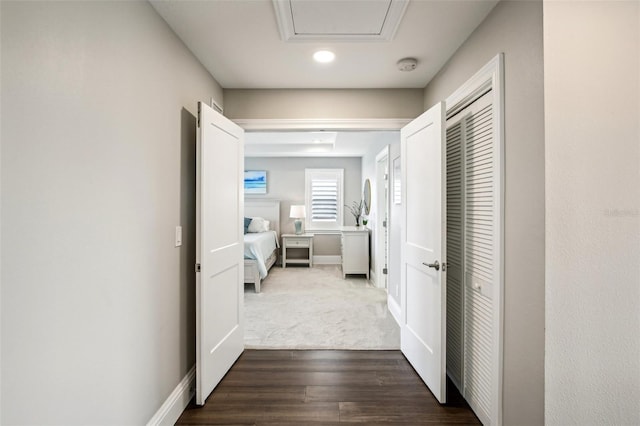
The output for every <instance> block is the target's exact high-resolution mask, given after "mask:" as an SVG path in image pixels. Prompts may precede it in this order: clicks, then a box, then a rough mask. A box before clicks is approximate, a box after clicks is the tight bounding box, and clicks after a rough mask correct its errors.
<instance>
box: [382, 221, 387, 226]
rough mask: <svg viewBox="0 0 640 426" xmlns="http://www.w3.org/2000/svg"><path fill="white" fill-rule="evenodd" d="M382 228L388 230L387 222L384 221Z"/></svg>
mask: <svg viewBox="0 0 640 426" xmlns="http://www.w3.org/2000/svg"><path fill="white" fill-rule="evenodd" d="M382 227H383V228H386V227H387V221H386V220H383V221H382Z"/></svg>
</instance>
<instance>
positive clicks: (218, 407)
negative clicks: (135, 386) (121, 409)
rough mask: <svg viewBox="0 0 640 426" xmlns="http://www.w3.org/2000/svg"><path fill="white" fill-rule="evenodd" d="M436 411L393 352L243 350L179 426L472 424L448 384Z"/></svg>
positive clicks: (468, 411)
mask: <svg viewBox="0 0 640 426" xmlns="http://www.w3.org/2000/svg"><path fill="white" fill-rule="evenodd" d="M448 389H449V391H448V395H447V398H448V401H449V403H448V404H447V405H444V406H441V405H440V404H438V402H437V401H436V399H435V398H434V397H433V395H432V394H431V392H429V390H428V388H427V387H426V386H425V385H424V384H423V383H422V382H421V381H420V378H419V377H418V376H417V374H416V373H415V371H414V370H413V369H412V368H411V366H410V364H409V363H408V362H407V360H406V359H405V358H404V357H403V356H402V354H401V353H400V352H399V351H289V350H287V351H264V350H260V351H258V350H247V351H245V352H244V354H243V355H242V356H241V357H240V358H239V359H238V361H237V362H236V363H235V365H234V366H233V368H232V369H231V371H229V373H228V374H227V375H226V376H225V378H224V379H223V380H222V382H221V383H220V384H219V385H218V387H217V388H216V389H215V391H214V392H213V393H212V394H211V396H210V397H209V399H208V400H207V402H206V404H205V405H204V406H203V407H196V406H195V405H193V403H192V404H191V405H189V407H187V409H186V410H185V411H184V413H182V416H181V417H180V419H178V422H177V423H176V424H179V425H203V424H210V425H222V424H224V425H256V426H258V425H259V426H267V425H269V426H274V425H284V424H288V425H312V426H319V425H323V426H325V425H326V426H328V425H337V424H343V423H362V424H367V425H377V424H384V425H392V424H398V425H400V424H402V425H404V426H406V425H420V424H432V425H449V424H456V425H461V424H464V425H478V424H480V422H479V421H478V419H477V418H476V416H475V415H474V414H473V412H472V411H471V409H470V408H469V406H468V405H467V404H466V403H465V401H464V400H463V399H462V397H461V396H460V394H459V393H458V392H457V390H455V387H454V386H453V385H450V386H448Z"/></svg>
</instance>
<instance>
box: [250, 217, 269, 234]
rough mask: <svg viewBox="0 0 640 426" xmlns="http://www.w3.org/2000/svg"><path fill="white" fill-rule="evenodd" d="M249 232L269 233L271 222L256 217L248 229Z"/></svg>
mask: <svg viewBox="0 0 640 426" xmlns="http://www.w3.org/2000/svg"><path fill="white" fill-rule="evenodd" d="M247 230H248V232H252V233H254V232H267V231H268V230H269V221H268V220H264V219H263V218H261V217H254V218H253V219H252V220H251V223H250V224H249V228H247Z"/></svg>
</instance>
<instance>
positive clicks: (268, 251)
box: [244, 200, 280, 293]
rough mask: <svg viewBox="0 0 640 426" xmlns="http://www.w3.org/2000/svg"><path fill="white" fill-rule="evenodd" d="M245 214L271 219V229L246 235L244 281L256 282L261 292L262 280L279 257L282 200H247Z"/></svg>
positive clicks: (246, 215) (257, 290)
mask: <svg viewBox="0 0 640 426" xmlns="http://www.w3.org/2000/svg"><path fill="white" fill-rule="evenodd" d="M244 216H245V217H262V218H264V219H266V220H268V221H269V229H270V230H269V231H266V232H260V233H248V234H245V235H244V237H245V238H244V257H245V259H244V282H245V283H250V284H254V287H255V291H256V293H260V284H261V283H262V280H264V279H265V278H266V277H267V275H268V274H269V269H271V267H272V266H273V265H274V264H275V263H276V260H277V259H278V238H279V236H280V201H270V200H268V201H267V200H245V203H244Z"/></svg>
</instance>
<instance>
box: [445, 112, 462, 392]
mask: <svg viewBox="0 0 640 426" xmlns="http://www.w3.org/2000/svg"><path fill="white" fill-rule="evenodd" d="M463 125H464V123H463V121H462V120H461V116H460V115H457V116H456V117H454V118H453V119H451V120H448V121H447V374H448V375H449V377H450V378H451V380H452V381H453V383H454V384H455V385H456V387H457V388H458V389H459V390H460V392H461V393H462V392H463V388H462V383H463V381H462V373H463V368H462V367H463V365H462V357H463V350H464V346H463V338H464V331H463V326H462V324H463V310H464V304H463V301H464V298H463V295H464V292H463V287H462V286H463V285H464V281H463V273H462V271H463V270H462V265H463V263H462V260H463V244H462V242H463V234H462V223H463V213H464V211H463V197H464V193H463V191H464V186H463V161H464V160H463V157H462V153H463V150H462V142H463V131H464V129H463Z"/></svg>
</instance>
